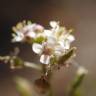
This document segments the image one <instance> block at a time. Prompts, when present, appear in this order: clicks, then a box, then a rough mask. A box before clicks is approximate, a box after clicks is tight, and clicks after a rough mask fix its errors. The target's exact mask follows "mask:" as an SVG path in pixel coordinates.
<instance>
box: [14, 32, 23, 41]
mask: <svg viewBox="0 0 96 96" xmlns="http://www.w3.org/2000/svg"><path fill="white" fill-rule="evenodd" d="M13 37H14V38H13V39H12V42H20V41H22V40H23V39H24V35H23V34H22V33H20V32H16V34H13Z"/></svg>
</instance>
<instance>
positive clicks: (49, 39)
mask: <svg viewBox="0 0 96 96" xmlns="http://www.w3.org/2000/svg"><path fill="white" fill-rule="evenodd" d="M47 43H48V44H49V45H52V46H54V45H55V44H56V38H55V37H54V36H50V37H48V38H47Z"/></svg>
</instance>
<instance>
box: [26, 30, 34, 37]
mask: <svg viewBox="0 0 96 96" xmlns="http://www.w3.org/2000/svg"><path fill="white" fill-rule="evenodd" d="M26 36H28V37H31V38H35V37H36V33H35V32H32V31H30V32H28V33H27V34H26Z"/></svg>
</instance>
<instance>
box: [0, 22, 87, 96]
mask: <svg viewBox="0 0 96 96" xmlns="http://www.w3.org/2000/svg"><path fill="white" fill-rule="evenodd" d="M49 24H50V28H48V29H46V28H44V27H43V26H41V25H39V24H36V23H32V22H31V21H23V22H20V23H18V24H17V25H16V26H15V27H13V28H12V29H13V31H14V33H13V34H12V36H13V39H12V42H13V43H15V42H21V43H28V44H31V45H32V51H33V52H34V53H35V54H38V55H39V57H40V60H39V61H40V64H34V63H32V62H27V61H24V60H22V59H21V58H20V57H19V56H18V53H19V49H18V48H15V52H14V55H12V56H11V55H9V56H1V57H0V60H2V61H4V62H5V63H9V64H10V67H11V68H12V69H15V68H22V67H31V68H35V69H37V70H40V71H41V72H42V75H41V78H39V79H37V80H35V82H34V88H33V89H34V92H32V93H31V91H30V89H31V88H30V86H29V85H30V84H29V83H28V82H27V81H26V80H24V79H22V78H16V84H17V88H18V90H19V92H20V94H21V96H46V95H47V96H53V95H52V91H51V85H50V79H51V76H52V72H53V71H54V70H59V69H60V68H61V67H62V66H64V67H69V66H70V65H72V64H73V65H75V66H77V67H78V68H77V69H78V70H77V75H76V78H77V79H76V80H75V81H74V82H73V85H72V86H71V89H70V91H69V93H68V95H70V96H77V89H78V87H79V85H80V84H81V81H82V79H83V77H84V76H85V74H86V73H87V70H86V69H85V68H83V67H81V66H80V65H78V64H77V63H76V62H75V61H74V60H73V58H74V57H75V56H76V52H75V50H76V47H72V46H71V43H72V42H73V41H74V40H75V37H74V36H73V35H72V32H73V30H72V29H69V30H68V29H66V27H63V26H60V24H59V22H56V21H51V22H50V23H49ZM37 93H38V94H39V95H38V94H37ZM40 94H41V95H40Z"/></svg>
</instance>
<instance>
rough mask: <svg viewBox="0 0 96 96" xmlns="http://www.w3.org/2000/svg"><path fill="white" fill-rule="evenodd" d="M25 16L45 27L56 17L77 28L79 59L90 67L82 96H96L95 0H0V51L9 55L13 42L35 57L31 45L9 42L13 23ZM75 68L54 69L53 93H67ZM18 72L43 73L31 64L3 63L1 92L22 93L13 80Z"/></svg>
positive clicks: (6, 94) (2, 95) (26, 55)
mask: <svg viewBox="0 0 96 96" xmlns="http://www.w3.org/2000/svg"><path fill="white" fill-rule="evenodd" d="M22 20H32V21H33V22H37V23H39V24H42V25H43V26H45V27H47V26H46V25H48V22H49V21H51V20H56V21H60V22H61V24H62V25H65V26H66V27H68V28H74V29H75V32H74V35H75V37H76V41H75V42H74V43H73V45H74V46H77V48H78V50H77V57H76V61H77V62H78V63H79V64H80V65H83V66H84V67H85V68H87V69H88V70H89V74H88V75H87V76H86V77H85V80H84V82H83V84H82V86H81V91H82V96H96V74H95V73H96V57H95V56H96V0H0V55H7V54H9V52H10V51H11V50H13V48H14V46H19V47H20V49H21V53H20V54H19V55H20V56H21V57H22V58H23V59H24V60H29V61H35V60H36V58H35V57H34V56H35V55H34V54H33V53H32V50H31V46H29V45H26V44H21V45H20V44H11V43H10V41H11V39H12V37H11V33H12V30H11V27H12V26H14V25H16V23H18V22H19V21H22ZM75 72H76V69H75V68H74V66H71V67H70V68H68V69H65V68H61V70H59V71H56V72H54V75H53V78H52V88H53V91H54V96H66V92H65V91H66V89H67V86H68V85H70V84H71V81H72V80H73V79H74V77H75ZM15 76H21V77H24V78H27V79H29V80H34V79H36V78H38V77H39V76H40V73H39V72H37V71H35V70H31V69H28V68H24V69H20V70H10V68H9V66H8V65H5V64H3V63H0V96H19V95H18V93H17V91H16V89H15V83H14V81H13V78H14V77H15Z"/></svg>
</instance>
